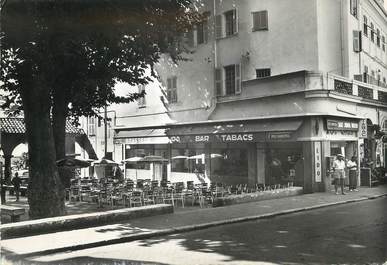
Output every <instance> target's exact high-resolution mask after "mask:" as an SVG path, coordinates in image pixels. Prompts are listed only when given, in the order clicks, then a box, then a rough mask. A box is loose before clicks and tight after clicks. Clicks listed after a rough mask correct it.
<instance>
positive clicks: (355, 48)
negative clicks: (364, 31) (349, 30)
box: [353, 30, 362, 52]
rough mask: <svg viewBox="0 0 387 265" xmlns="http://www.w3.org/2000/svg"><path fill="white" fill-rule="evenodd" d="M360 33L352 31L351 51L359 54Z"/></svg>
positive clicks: (360, 48)
mask: <svg viewBox="0 0 387 265" xmlns="http://www.w3.org/2000/svg"><path fill="white" fill-rule="evenodd" d="M361 50H362V47H361V31H357V30H354V31H353V51H354V52H361Z"/></svg>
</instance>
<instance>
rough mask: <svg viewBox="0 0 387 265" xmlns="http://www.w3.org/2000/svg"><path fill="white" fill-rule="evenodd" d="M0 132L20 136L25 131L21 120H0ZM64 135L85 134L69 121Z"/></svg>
mask: <svg viewBox="0 0 387 265" xmlns="http://www.w3.org/2000/svg"><path fill="white" fill-rule="evenodd" d="M0 131H1V132H4V133H15V134H18V133H19V134H22V133H25V131H26V126H25V124H24V119H23V118H0ZM66 133H68V134H85V132H84V131H83V130H82V129H81V128H77V127H76V126H74V125H73V124H72V123H71V122H70V121H67V124H66Z"/></svg>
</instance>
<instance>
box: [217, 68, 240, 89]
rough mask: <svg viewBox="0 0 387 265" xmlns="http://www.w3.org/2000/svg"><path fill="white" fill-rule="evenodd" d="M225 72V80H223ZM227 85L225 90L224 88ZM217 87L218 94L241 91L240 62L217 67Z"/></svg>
mask: <svg viewBox="0 0 387 265" xmlns="http://www.w3.org/2000/svg"><path fill="white" fill-rule="evenodd" d="M223 74H224V80H223ZM223 84H224V85H225V91H224V90H223ZM215 87H216V94H217V96H223V95H234V94H240V93H241V69H240V65H239V64H232V65H229V66H225V67H224V68H223V69H222V68H217V69H215Z"/></svg>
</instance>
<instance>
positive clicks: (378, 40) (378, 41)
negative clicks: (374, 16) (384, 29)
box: [376, 29, 380, 47]
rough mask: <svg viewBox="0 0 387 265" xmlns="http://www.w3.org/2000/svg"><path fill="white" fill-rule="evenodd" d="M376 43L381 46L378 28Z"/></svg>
mask: <svg viewBox="0 0 387 265" xmlns="http://www.w3.org/2000/svg"><path fill="white" fill-rule="evenodd" d="M376 45H378V47H380V30H379V29H377V30H376Z"/></svg>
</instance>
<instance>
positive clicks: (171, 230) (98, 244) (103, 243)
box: [8, 193, 387, 258]
mask: <svg viewBox="0 0 387 265" xmlns="http://www.w3.org/2000/svg"><path fill="white" fill-rule="evenodd" d="M386 196H387V193H385V194H381V195H372V196H367V197H364V198H357V199H351V200H346V201H340V202H333V203H325V204H318V205H314V206H308V207H302V208H294V209H290V210H283V211H279V212H274V213H268V214H260V215H254V216H247V217H240V218H232V219H228V220H221V221H215V222H209V223H203V224H198V225H187V226H180V227H176V228H167V229H161V230H158V231H151V232H143V233H139V234H136V235H130V236H126V237H122V238H116V239H110V240H103V241H98V242H93V243H86V244H81V245H75V246H68V247H61V248H55V249H47V250H42V251H37V252H32V253H27V254H20V255H18V254H11V255H9V256H8V257H10V258H11V257H18V258H28V257H34V256H44V255H50V254H55V253H59V252H69V251H76V250H83V249H88V248H95V247H102V246H106V245H113V244H120V243H127V242H131V241H136V240H143V239H148V238H152V237H158V236H165V235H171V234H176V233H182V232H190V231H195V230H202V229H206V228H211V227H215V226H220V225H226V224H235V223H242V222H248V221H253V220H259V219H267V218H273V217H276V216H282V215H287V214H291V213H299V212H304V211H311V210H316V209H321V208H326V207H330V206H336V205H342V204H349V203H355V202H361V201H366V200H374V199H377V198H381V197H386Z"/></svg>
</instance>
